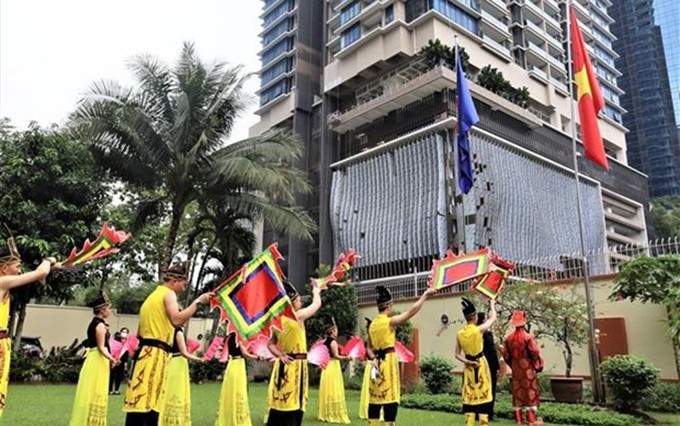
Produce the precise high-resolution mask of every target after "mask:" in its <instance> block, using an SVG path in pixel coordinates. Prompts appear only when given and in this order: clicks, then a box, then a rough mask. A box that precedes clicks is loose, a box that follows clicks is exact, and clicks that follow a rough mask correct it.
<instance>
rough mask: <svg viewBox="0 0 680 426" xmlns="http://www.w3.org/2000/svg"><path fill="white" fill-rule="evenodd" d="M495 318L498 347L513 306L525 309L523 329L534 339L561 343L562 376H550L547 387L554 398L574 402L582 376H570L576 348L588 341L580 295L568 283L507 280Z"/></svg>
mask: <svg viewBox="0 0 680 426" xmlns="http://www.w3.org/2000/svg"><path fill="white" fill-rule="evenodd" d="M496 309H497V311H498V321H497V323H496V325H495V326H494V328H493V331H494V335H495V337H496V339H497V341H498V345H497V347H499V348H500V347H502V346H501V345H502V343H503V339H504V338H505V334H506V332H507V331H508V328H509V326H510V317H511V316H512V312H513V311H514V310H521V311H525V312H527V314H528V318H529V322H528V324H527V330H528V331H529V332H531V333H532V334H533V335H534V337H536V339H537V340H541V339H548V340H551V341H553V342H554V343H556V344H557V345H559V346H561V347H562V354H563V356H564V365H565V371H564V376H556V377H551V381H550V387H551V390H552V393H553V396H554V398H555V400H557V401H559V402H577V401H580V400H581V399H582V396H583V379H582V378H580V377H572V376H571V370H572V366H573V359H574V355H576V348H578V347H580V346H583V345H585V344H586V343H587V342H588V311H587V306H586V303H585V300H584V298H583V297H582V296H581V295H580V294H578V293H577V292H576V289H575V288H574V287H573V286H571V288H567V287H566V286H562V287H556V286H548V285H544V284H541V283H538V282H526V281H525V282H513V283H509V284H508V285H507V286H506V288H505V290H504V291H503V294H502V295H501V303H500V304H498V305H496Z"/></svg>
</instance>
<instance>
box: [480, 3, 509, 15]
mask: <svg viewBox="0 0 680 426" xmlns="http://www.w3.org/2000/svg"><path fill="white" fill-rule="evenodd" d="M480 5H481V8H482V10H495V11H496V12H498V13H499V14H502V15H507V13H508V6H507V5H506V4H505V3H504V2H502V1H501V0H481V1H480Z"/></svg>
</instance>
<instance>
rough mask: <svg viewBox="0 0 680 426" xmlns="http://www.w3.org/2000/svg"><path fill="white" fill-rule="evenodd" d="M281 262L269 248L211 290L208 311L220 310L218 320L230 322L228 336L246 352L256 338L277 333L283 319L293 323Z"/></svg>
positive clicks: (274, 247)
mask: <svg viewBox="0 0 680 426" xmlns="http://www.w3.org/2000/svg"><path fill="white" fill-rule="evenodd" d="M281 258H282V257H281V255H280V254H279V252H278V250H277V249H276V244H272V245H271V246H269V247H268V248H267V249H266V250H265V251H263V252H262V253H260V254H259V255H257V257H255V258H254V259H253V260H251V261H250V262H248V263H247V264H246V265H244V266H243V267H242V268H241V270H240V271H238V272H236V273H235V274H234V275H232V276H231V277H229V278H227V279H226V280H225V281H224V282H223V283H222V284H220V285H219V286H218V287H217V288H216V289H215V290H213V292H214V293H215V297H213V299H212V300H211V302H210V306H211V308H215V307H217V308H219V309H220V312H221V319H220V320H221V321H224V320H227V319H228V320H229V323H228V326H227V334H229V333H236V339H237V340H238V344H239V345H243V346H244V347H245V348H248V347H249V346H250V344H251V343H252V341H254V340H255V338H256V337H257V336H259V335H264V336H265V337H266V338H267V339H268V338H270V337H271V333H272V331H271V329H272V327H276V328H277V329H279V330H280V329H281V328H282V325H281V318H282V316H288V317H289V318H291V319H295V314H294V313H293V310H292V307H291V304H290V299H289V298H288V297H287V296H286V292H285V290H284V287H283V272H282V271H281V268H280V267H279V264H278V261H279V259H281Z"/></svg>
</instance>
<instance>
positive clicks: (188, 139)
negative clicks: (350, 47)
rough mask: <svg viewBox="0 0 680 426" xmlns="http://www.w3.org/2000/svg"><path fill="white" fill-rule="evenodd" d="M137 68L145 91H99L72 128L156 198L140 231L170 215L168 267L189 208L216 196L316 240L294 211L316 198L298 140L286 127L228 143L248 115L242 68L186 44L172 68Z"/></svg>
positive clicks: (105, 85) (147, 205) (142, 59)
mask: <svg viewBox="0 0 680 426" xmlns="http://www.w3.org/2000/svg"><path fill="white" fill-rule="evenodd" d="M130 67H131V69H132V71H133V72H134V74H135V76H136V77H137V80H138V87H137V88H135V89H129V88H127V89H126V88H122V87H121V86H119V85H118V84H116V83H110V82H99V83H95V84H93V85H92V87H91V89H90V91H89V93H87V94H86V95H85V97H84V98H83V99H82V100H81V101H80V103H79V105H78V108H77V110H76V111H75V113H74V114H73V115H72V120H73V124H74V126H75V129H76V131H77V133H78V134H79V136H80V137H81V138H82V139H84V140H86V141H88V142H89V144H90V146H91V147H92V149H93V152H94V153H95V156H96V158H97V160H98V161H99V163H100V164H102V165H104V166H106V167H107V168H108V170H109V171H110V172H111V173H112V174H113V175H114V176H115V177H116V178H118V179H120V180H121V181H122V182H125V183H127V184H129V185H130V187H131V188H139V189H144V190H147V191H149V193H152V194H153V196H150V197H148V198H144V199H141V198H140V199H139V200H137V203H136V206H137V208H138V210H137V220H136V221H135V223H136V224H138V225H142V224H144V223H145V221H146V219H147V218H149V217H162V218H165V217H168V216H169V220H168V223H169V228H168V234H167V240H166V242H165V245H164V248H163V254H162V257H161V262H160V265H161V269H162V268H164V267H165V266H167V265H168V264H169V263H170V261H171V259H172V257H173V254H174V253H175V246H176V242H177V237H178V232H179V229H180V225H181V223H182V221H183V219H184V214H185V211H186V209H187V207H188V206H189V205H190V204H191V203H192V202H193V201H196V200H201V199H210V198H212V197H213V196H214V195H215V194H220V197H222V200H223V201H224V202H225V203H227V204H228V205H229V207H230V208H231V209H233V210H234V211H235V212H237V213H238V214H242V215H244V216H247V217H250V218H264V219H265V220H266V221H267V223H269V224H270V225H271V226H272V227H273V228H275V229H277V230H280V231H283V232H287V233H289V234H291V235H295V236H297V237H301V238H306V239H311V233H312V230H313V229H314V225H313V221H312V220H311V218H310V217H309V216H308V215H307V213H305V212H304V211H303V210H301V209H300V208H298V207H295V206H294V202H295V195H296V194H297V193H304V192H306V191H309V184H308V182H307V180H306V179H305V177H304V175H303V173H302V172H301V171H300V170H298V169H297V168H295V167H292V166H291V165H292V164H295V163H296V162H297V161H298V160H299V159H300V158H301V156H302V145H301V143H300V142H299V140H298V138H297V137H295V136H294V135H293V134H292V133H290V132H288V131H285V130H281V129H279V130H271V131H268V132H266V133H264V134H262V135H260V136H257V137H255V138H251V139H247V140H244V141H241V142H237V143H234V144H231V145H225V141H226V140H227V138H228V137H229V135H230V134H231V131H232V129H233V125H234V122H235V120H236V117H237V116H238V114H239V113H241V112H243V111H244V108H245V101H246V95H245V94H244V91H243V83H244V81H245V79H246V78H247V75H245V74H244V73H243V72H242V68H241V67H239V66H237V67H227V65H226V64H224V63H217V64H215V65H212V66H211V67H208V66H206V65H205V64H204V63H203V62H202V61H201V60H200V59H199V58H198V57H197V54H196V53H195V50H194V46H193V45H192V44H188V43H186V44H184V47H183V48H182V51H181V54H180V57H179V60H178V61H177V64H176V65H175V67H174V68H172V69H170V68H169V67H167V66H166V65H164V64H162V63H160V62H159V61H158V60H157V59H155V58H153V57H151V56H149V55H142V56H138V57H136V58H135V59H134V61H132V62H131V65H130Z"/></svg>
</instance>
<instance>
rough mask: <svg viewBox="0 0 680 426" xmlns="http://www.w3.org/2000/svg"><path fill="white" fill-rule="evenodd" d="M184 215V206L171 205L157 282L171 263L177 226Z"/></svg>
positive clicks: (177, 230)
mask: <svg viewBox="0 0 680 426" xmlns="http://www.w3.org/2000/svg"><path fill="white" fill-rule="evenodd" d="M183 214H184V206H183V205H178V204H176V203H173V205H172V218H171V220H170V230H169V231H168V240H167V242H166V243H165V250H164V251H163V260H162V261H161V270H160V271H158V280H159V281H161V280H162V279H163V270H165V269H167V268H168V266H170V263H171V262H172V254H173V252H174V250H175V242H176V240H177V233H178V232H179V225H180V223H181V221H182V215H183Z"/></svg>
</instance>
